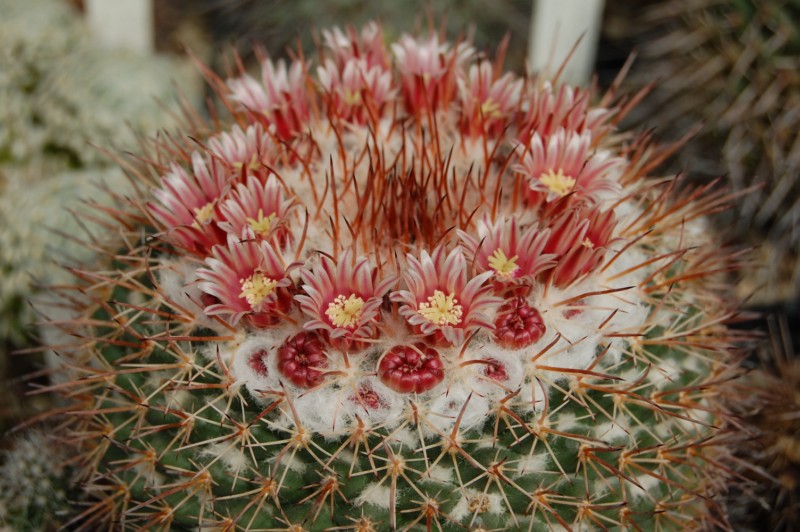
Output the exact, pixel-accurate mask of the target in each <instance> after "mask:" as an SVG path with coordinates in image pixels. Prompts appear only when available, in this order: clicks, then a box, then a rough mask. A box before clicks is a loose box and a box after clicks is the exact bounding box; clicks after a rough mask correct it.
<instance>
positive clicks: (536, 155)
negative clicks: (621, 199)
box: [516, 129, 625, 206]
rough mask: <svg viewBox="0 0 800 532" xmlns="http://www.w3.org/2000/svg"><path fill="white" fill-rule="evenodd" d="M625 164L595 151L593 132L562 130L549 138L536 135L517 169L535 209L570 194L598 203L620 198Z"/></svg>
mask: <svg viewBox="0 0 800 532" xmlns="http://www.w3.org/2000/svg"><path fill="white" fill-rule="evenodd" d="M624 162H625V161H624V159H622V158H620V157H611V156H609V155H607V154H606V153H603V152H597V151H595V150H594V149H593V148H592V136H591V134H590V133H588V132H586V133H580V134H579V133H574V132H570V131H567V130H564V129H560V130H558V131H556V133H554V134H553V135H551V136H549V137H543V136H541V135H539V134H538V133H534V134H533V136H532V137H531V139H530V143H529V144H528V146H527V148H525V151H524V153H523V155H522V160H521V162H520V164H519V165H518V166H517V168H516V170H517V172H519V173H520V174H522V175H523V176H524V178H525V179H526V181H527V184H528V200H529V202H530V203H531V205H532V206H538V205H540V204H541V203H542V202H552V201H555V200H557V199H560V198H563V197H565V196H567V195H569V194H574V195H575V197H577V198H580V199H583V200H587V201H589V202H590V203H596V202H598V201H601V200H604V199H608V198H613V197H616V196H618V195H619V193H620V191H621V189H622V188H621V185H620V183H619V180H618V179H619V175H618V174H619V173H620V167H621V166H622V165H623V164H624Z"/></svg>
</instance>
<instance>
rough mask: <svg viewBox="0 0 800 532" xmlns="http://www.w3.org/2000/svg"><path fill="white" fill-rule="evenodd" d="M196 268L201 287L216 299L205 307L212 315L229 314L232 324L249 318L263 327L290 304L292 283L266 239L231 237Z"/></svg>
mask: <svg viewBox="0 0 800 532" xmlns="http://www.w3.org/2000/svg"><path fill="white" fill-rule="evenodd" d="M205 263H206V266H207V267H206V268H199V269H198V270H197V277H198V278H199V279H200V282H199V284H198V286H199V288H200V290H201V291H202V292H204V293H206V294H208V295H209V296H211V297H212V298H213V299H214V301H215V302H214V303H212V304H210V305H208V306H206V308H205V313H206V314H208V315H209V316H227V317H228V319H229V320H230V322H231V323H232V324H234V325H235V324H236V323H238V322H239V321H240V320H241V319H242V318H245V317H246V318H247V320H248V322H249V324H250V325H253V326H256V327H260V326H265V325H269V324H271V323H273V322H274V321H275V320H276V319H278V318H279V317H280V316H281V315H282V314H284V313H285V312H286V311H287V310H288V308H289V307H290V305H291V295H290V294H289V292H288V290H287V288H288V287H289V286H290V285H291V284H292V282H291V280H290V279H289V277H288V274H289V272H290V271H291V270H292V269H293V268H295V267H296V266H297V264H291V265H289V267H288V268H287V267H286V266H285V265H284V263H283V259H282V258H281V256H280V254H279V253H278V252H277V251H276V250H275V248H273V247H272V245H271V244H270V243H269V242H267V241H264V240H261V241H253V240H246V241H240V240H239V239H238V238H236V237H235V236H233V235H229V236H228V245H227V246H216V247H214V249H213V252H212V254H211V256H210V257H208V258H206V260H205Z"/></svg>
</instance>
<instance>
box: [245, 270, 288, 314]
mask: <svg viewBox="0 0 800 532" xmlns="http://www.w3.org/2000/svg"><path fill="white" fill-rule="evenodd" d="M241 283H242V293H240V294H239V297H243V298H245V299H246V300H247V303H248V304H249V305H250V306H251V307H252V308H256V307H257V306H258V305H260V304H261V303H263V302H264V300H265V299H267V297H269V295H270V294H271V293H272V292H273V290H275V287H276V286H277V285H278V281H275V280H274V279H270V278H269V277H267V276H266V275H264V274H263V273H261V272H255V273H254V274H253V275H251V276H250V277H248V278H247V279H242V280H241Z"/></svg>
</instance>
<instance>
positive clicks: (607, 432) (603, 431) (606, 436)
mask: <svg viewBox="0 0 800 532" xmlns="http://www.w3.org/2000/svg"><path fill="white" fill-rule="evenodd" d="M594 437H595V438H597V439H598V440H600V441H604V442H606V443H609V444H621V443H627V442H628V441H629V440H630V437H631V435H630V434H629V433H628V432H626V430H625V427H622V426H621V425H620V422H619V421H613V422H612V421H608V422H606V423H601V424H599V425H597V426H596V427H594Z"/></svg>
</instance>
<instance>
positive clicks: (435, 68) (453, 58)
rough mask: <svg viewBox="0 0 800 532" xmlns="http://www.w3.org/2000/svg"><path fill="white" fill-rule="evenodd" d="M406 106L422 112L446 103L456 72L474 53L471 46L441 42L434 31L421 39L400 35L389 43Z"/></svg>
mask: <svg viewBox="0 0 800 532" xmlns="http://www.w3.org/2000/svg"><path fill="white" fill-rule="evenodd" d="M392 52H394V55H395V59H396V64H397V68H398V70H399V72H400V78H401V81H402V85H403V96H404V99H405V101H406V108H407V109H408V111H409V112H410V113H411V114H414V115H421V114H423V113H424V112H425V111H427V110H431V109H438V108H444V107H446V106H447V105H448V104H449V103H450V101H451V100H452V99H453V95H454V94H455V89H456V86H455V83H456V82H455V80H456V77H457V76H456V73H457V72H459V70H460V69H462V68H463V65H464V63H466V62H467V61H468V60H469V59H470V58H471V57H472V56H473V54H474V50H473V49H472V47H470V46H466V45H456V47H455V48H453V49H451V48H450V45H449V44H448V43H440V42H439V38H438V37H437V36H436V34H431V36H430V37H429V38H428V39H427V40H424V41H419V40H416V39H414V38H413V37H411V36H410V35H403V36H401V37H400V40H399V41H398V42H396V43H393V44H392Z"/></svg>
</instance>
